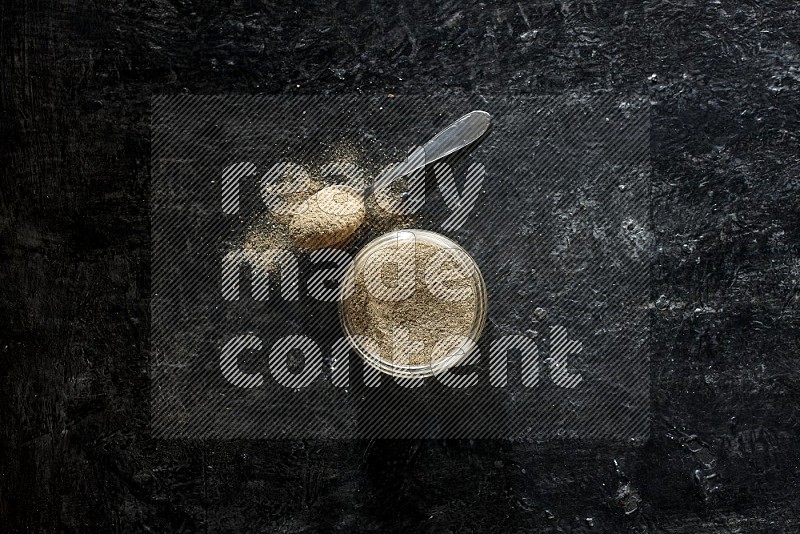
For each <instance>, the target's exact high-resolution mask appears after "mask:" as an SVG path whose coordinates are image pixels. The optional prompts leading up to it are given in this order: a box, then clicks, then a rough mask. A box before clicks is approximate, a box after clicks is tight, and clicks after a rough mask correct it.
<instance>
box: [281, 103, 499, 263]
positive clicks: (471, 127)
mask: <svg viewBox="0 0 800 534" xmlns="http://www.w3.org/2000/svg"><path fill="white" fill-rule="evenodd" d="M491 120H492V116H491V115H489V114H488V113H486V112H485V111H472V112H470V113H467V114H466V115H464V116H463V117H461V118H460V119H458V120H457V121H455V122H454V123H452V124H450V125H449V126H448V127H447V128H445V129H444V130H442V131H441V132H439V133H437V134H436V135H435V136H433V138H432V139H431V140H430V141H428V142H427V143H425V145H423V146H422V147H419V148H417V149H416V150H414V151H413V152H412V153H411V154H410V155H409V156H408V158H407V159H406V160H405V161H403V162H402V163H399V164H397V165H395V166H394V167H392V168H391V169H390V170H389V171H387V172H386V173H384V174H383V175H381V176H379V177H378V178H377V179H376V180H375V182H374V183H373V184H372V185H370V186H368V187H366V188H365V189H364V190H362V191H358V190H357V189H353V188H352V187H349V186H345V185H332V186H328V187H325V188H324V189H322V190H321V191H318V192H317V193H315V194H314V195H312V196H311V197H309V199H308V204H307V208H306V209H305V210H304V211H302V212H301V213H298V214H296V215H295V216H294V217H292V219H291V221H290V222H289V235H290V237H291V238H292V241H293V242H294V244H295V245H296V246H297V247H299V248H303V249H308V250H315V249H320V248H325V247H331V246H335V245H338V244H340V243H343V242H344V241H346V240H347V239H348V238H349V237H350V236H351V235H352V234H353V233H354V232H355V231H356V230H357V229H358V227H359V226H361V224H362V223H363V222H364V217H365V215H366V210H365V208H364V203H365V201H366V199H367V198H369V196H370V195H372V194H374V193H376V192H378V191H380V190H381V189H383V188H384V187H386V186H388V185H389V184H391V183H392V182H393V181H395V180H397V179H399V178H402V177H404V176H407V175H409V174H411V173H412V172H414V171H417V170H419V169H421V168H423V167H425V166H426V165H428V164H429V163H433V162H435V161H439V160H440V159H442V158H444V157H446V156H449V155H450V154H452V153H454V152H457V151H459V150H461V149H463V148H466V147H467V146H469V145H471V144H472V143H474V142H475V141H477V140H478V139H480V137H481V136H482V135H483V134H484V133H486V131H487V130H488V129H489V125H490V124H491Z"/></svg>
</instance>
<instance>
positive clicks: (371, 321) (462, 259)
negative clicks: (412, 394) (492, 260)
mask: <svg viewBox="0 0 800 534" xmlns="http://www.w3.org/2000/svg"><path fill="white" fill-rule="evenodd" d="M342 291H343V298H342V300H341V302H340V318H341V322H342V326H343V328H344V330H345V332H346V334H347V335H348V339H349V340H350V341H351V343H352V344H353V345H354V346H355V348H356V349H357V351H358V352H359V354H360V355H361V356H362V357H363V358H364V359H365V360H366V361H367V362H368V363H370V364H371V365H373V366H375V367H376V368H378V369H379V370H381V371H384V372H387V373H389V374H394V375H396V376H429V375H431V374H434V373H435V372H438V371H439V370H442V369H446V368H448V367H450V366H452V365H456V364H457V363H458V362H459V361H461V360H462V358H463V357H466V355H467V354H468V353H469V352H470V350H471V348H472V347H473V346H474V344H475V343H476V342H477V340H478V337H479V336H480V334H481V331H482V330H483V326H484V323H485V320H486V285H485V283H484V281H483V277H482V276H481V274H480V271H479V270H478V267H477V265H476V264H475V262H474V260H473V259H472V258H471V257H470V256H469V255H468V254H467V253H466V251H464V249H462V248H461V247H460V246H458V245H457V244H455V243H454V242H452V241H450V240H449V239H447V238H445V237H444V236H441V235H439V234H436V233H434V232H428V231H425V230H402V231H399V232H393V233H390V234H386V235H384V236H381V237H379V238H377V239H375V240H374V241H372V242H371V243H369V244H368V245H367V246H366V247H364V248H363V249H362V250H361V251H360V252H359V253H358V255H357V256H356V258H355V259H354V261H353V266H352V268H351V270H350V272H349V273H348V275H347V278H346V279H345V281H344V283H343V285H342Z"/></svg>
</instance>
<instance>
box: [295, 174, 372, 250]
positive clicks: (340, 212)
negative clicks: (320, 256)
mask: <svg viewBox="0 0 800 534" xmlns="http://www.w3.org/2000/svg"><path fill="white" fill-rule="evenodd" d="M306 202H307V206H306V209H305V210H303V211H302V212H301V213H298V214H296V215H295V216H294V217H292V220H291V221H290V222H289V236H290V237H291V239H292V242H293V243H294V245H295V246H296V247H298V248H301V249H309V250H315V249H320V248H326V247H333V246H336V245H339V244H341V243H344V242H345V241H347V239H349V238H350V236H351V235H353V233H354V232H355V231H356V230H358V227H359V226H361V223H362V222H363V221H364V216H365V215H366V210H365V208H364V199H363V197H362V195H361V192H360V191H357V190H355V189H353V188H352V187H348V186H345V185H332V186H329V187H326V188H324V189H322V190H321V191H318V192H317V193H315V194H313V195H312V196H311V197H309V198H308V200H307V201H306Z"/></svg>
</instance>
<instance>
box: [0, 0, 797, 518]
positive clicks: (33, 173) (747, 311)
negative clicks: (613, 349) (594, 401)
mask: <svg viewBox="0 0 800 534" xmlns="http://www.w3.org/2000/svg"><path fill="white" fill-rule="evenodd" d="M0 17H2V26H1V27H0V61H2V74H3V76H2V93H1V94H0V99H1V100H0V102H1V105H2V125H0V128H2V130H1V131H2V135H1V136H0V138H1V139H2V169H3V173H2V180H3V183H2V186H0V202H2V226H0V236H1V237H0V240H1V241H0V243H1V244H2V245H1V248H0V257H2V263H1V264H0V273H1V275H0V284H2V285H1V286H0V287H1V288H2V289H0V313H1V315H0V316H1V317H2V318H3V327H2V329H0V332H2V333H0V338H1V339H2V340H1V341H0V348H1V349H2V360H0V362H2V363H0V369H1V371H0V372H1V373H2V382H0V406H1V407H2V410H1V411H0V414H2V415H1V417H2V419H0V422H1V423H2V425H0V427H1V428H0V433H1V434H0V440H1V441H0V443H1V444H2V445H0V447H1V448H0V451H1V452H0V455H1V456H0V458H2V461H1V462H0V490H1V491H2V493H0V523H1V524H2V525H3V527H4V528H5V529H6V530H12V531H16V530H30V531H55V530H65V531H91V530H106V531H111V530H133V531H136V530H152V531H163V530H167V529H172V530H180V529H183V530H187V531H198V530H204V529H207V530H209V531H219V530H251V531H257V530H269V529H275V530H281V531H304V530H331V529H336V528H339V529H342V530H347V531H353V530H392V529H401V528H412V527H414V528H416V529H418V530H423V531H437V532H438V531H447V530H451V531H469V530H473V531H478V530H485V531H502V532H513V531H523V530H530V529H559V528H560V529H563V530H581V529H583V530H592V531H610V532H616V531H626V530H634V531H645V530H646V531H671V532H697V531H706V532H728V531H736V530H737V529H738V530H739V531H744V532H749V531H756V530H768V531H791V530H796V529H797V528H798V522H799V521H800V519H799V518H798V514H799V513H800V505H798V500H797V498H796V494H797V493H798V465H799V464H800V445H798V408H797V402H798V400H800V395H798V386H797V382H798V379H800V368H799V367H798V365H797V354H798V353H800V346H799V345H800V343H799V342H800V335H799V334H798V308H797V306H798V304H797V300H798V293H797V287H798V280H800V256H798V246H799V245H800V217H799V216H798V200H797V196H798V192H799V191H800V181H799V180H798V170H799V169H800V157H799V156H798V126H800V124H799V123H800V118H799V117H800V97H798V89H799V86H800V53H799V50H800V48H799V47H800V42H799V41H800V14H798V7H797V4H796V3H795V2H789V1H779V0H772V1H764V2H754V1H744V2H740V1H735V2H734V1H716V2H704V1H701V0H683V1H673V2H666V1H664V2H659V1H652V2H646V3H644V4H640V3H635V2H589V1H578V2H559V3H554V2H544V1H536V2H530V3H522V2H520V3H517V2H509V3H506V4H502V5H494V4H489V3H485V4H484V3H475V2H472V1H467V2H446V3H443V4H441V5H439V6H432V5H429V4H428V3H423V2H418V3H414V4H412V5H406V6H404V5H398V4H396V3H392V2H378V1H375V2H350V3H341V4H338V5H336V4H334V3H330V2H314V3H305V4H304V5H303V6H295V5H293V3H290V2H286V3H285V4H284V5H282V6H275V5H272V4H270V5H264V4H262V3H261V2H257V1H244V2H231V3H228V2H226V3H217V2H208V1H197V2H192V1H190V0H173V1H171V2H167V1H150V2H132V1H111V2H96V3H92V2H45V1H39V2H37V1H26V0H18V1H11V2H4V3H3V7H2V8H0ZM444 88H446V89H449V90H452V91H463V92H465V93H477V94H480V93H481V92H486V93H493V92H524V93H532V94H553V93H567V94H574V96H575V98H581V95H585V94H587V93H592V92H595V91H600V92H604V91H611V92H619V93H622V94H625V93H636V92H644V93H645V94H648V95H649V97H650V99H651V101H652V132H653V139H652V161H653V169H654V172H653V222H654V225H655V229H656V234H655V237H656V249H655V252H654V256H653V262H652V264H653V288H654V290H653V294H652V300H653V327H654V358H653V361H652V411H653V421H652V436H651V440H650V441H649V442H648V443H647V444H645V445H644V446H643V447H639V448H631V447H628V446H627V445H626V444H621V443H593V444H585V443H578V442H569V441H565V442H550V443H544V444H522V443H513V442H499V441H497V442H491V441H477V442H469V441H463V442H461V441H459V442H453V441H448V442H440V441H433V442H430V441H426V442H414V441H375V442H341V441H340V442H295V441H292V442H281V441H278V442H265V441H254V442H245V443H242V442H205V443H204V442H190V443H185V442H160V441H154V440H152V439H150V438H149V437H148V430H147V425H148V418H149V413H148V407H147V398H148V395H147V385H148V379H147V358H148V334H147V333H148V330H149V325H148V320H149V318H148V311H147V310H148V291H149V259H148V258H149V243H148V240H149V229H148V208H147V206H148V180H149V178H148V176H149V171H148V160H149V154H148V145H149V138H148V136H149V129H148V108H149V100H150V96H151V95H152V94H154V93H168V94H169V93H178V92H184V91H185V92H192V93H224V92H251V93H258V92H268V93H295V92H297V93H318V92H333V93H351V92H359V91H363V92H375V93H422V94H427V93H430V92H435V91H439V90H441V89H444ZM626 512H628V513H626ZM590 518H591V519H590Z"/></svg>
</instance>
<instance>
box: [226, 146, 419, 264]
mask: <svg viewBox="0 0 800 534" xmlns="http://www.w3.org/2000/svg"><path fill="white" fill-rule="evenodd" d="M337 154H339V155H345V154H346V158H345V159H337V160H334V161H331V162H329V163H327V164H325V165H323V166H321V167H320V170H319V172H318V173H317V174H321V175H324V178H320V177H319V176H317V175H316V174H315V175H314V177H313V178H312V176H311V174H310V173H308V172H307V171H305V170H303V169H302V168H300V167H299V166H296V165H292V166H287V168H286V169H285V170H284V172H283V174H282V175H281V176H280V178H279V179H278V180H276V181H275V182H274V183H272V184H270V185H269V186H267V187H266V188H265V189H264V191H265V192H266V193H268V194H269V195H271V196H272V198H273V201H272V202H271V203H270V204H269V205H268V206H267V209H266V210H265V211H264V212H263V213H261V214H259V215H258V216H257V217H255V218H254V220H253V222H251V224H250V225H249V226H248V228H247V230H246V233H245V236H244V238H243V242H242V246H243V247H244V248H245V249H248V250H253V251H264V250H268V249H276V248H280V249H285V250H291V251H303V250H314V249H320V248H328V247H342V246H344V245H346V244H347V243H349V242H350V241H352V240H353V239H357V238H358V237H361V236H363V235H365V234H369V233H372V234H373V235H374V233H375V232H377V233H385V232H388V231H391V230H396V229H399V228H405V227H408V226H409V225H410V224H411V223H412V222H413V218H412V217H411V216H408V215H403V214H401V213H397V212H396V211H392V210H390V209H386V207H387V206H392V205H397V204H399V203H400V201H401V192H402V188H403V187H404V185H406V184H405V182H404V181H403V180H398V182H397V183H395V184H392V185H391V186H390V187H387V188H386V189H385V190H384V191H380V192H378V193H376V194H375V195H374V196H373V197H371V198H369V199H367V202H366V203H365V202H363V200H362V199H361V196H360V195H356V194H353V189H349V188H348V187H347V186H344V185H341V184H335V183H333V182H332V181H331V180H333V179H334V178H336V177H337V176H338V177H339V178H343V179H344V180H345V181H347V182H348V185H350V186H353V185H356V186H358V187H359V188H360V187H363V176H364V174H365V172H364V171H363V170H361V169H360V168H359V167H357V166H356V165H355V164H354V163H353V161H354V159H355V157H354V156H353V155H352V154H351V153H349V152H348V151H347V150H345V149H344V148H340V149H339V150H338V152H337ZM343 157H344V156H343ZM336 173H341V174H339V175H337V174H336ZM359 191H360V189H359ZM364 223H366V224H364ZM351 238H352V239H351Z"/></svg>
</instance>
